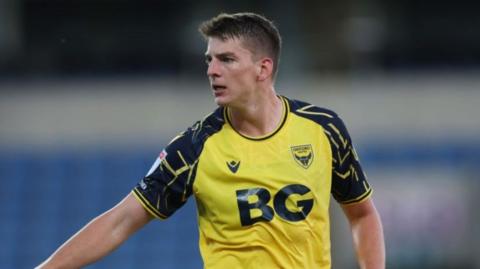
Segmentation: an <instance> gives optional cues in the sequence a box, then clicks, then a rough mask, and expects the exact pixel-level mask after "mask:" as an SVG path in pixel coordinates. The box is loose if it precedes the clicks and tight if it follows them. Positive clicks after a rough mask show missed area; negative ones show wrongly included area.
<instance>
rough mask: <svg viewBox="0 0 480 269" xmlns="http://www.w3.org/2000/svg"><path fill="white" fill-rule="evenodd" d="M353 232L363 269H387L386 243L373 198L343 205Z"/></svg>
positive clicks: (358, 257)
mask: <svg viewBox="0 0 480 269" xmlns="http://www.w3.org/2000/svg"><path fill="white" fill-rule="evenodd" d="M342 209H343V212H344V213H345V215H346V217H347V219H348V221H349V223H350V228H351V231H352V236H353V244H354V247H355V252H356V254H357V259H358V263H359V265H360V268H361V269H384V268H385V242H384V238H383V228H382V222H381V220H380V216H379V214H378V212H377V209H376V208H375V205H374V204H373V201H372V199H371V198H367V199H366V200H364V201H362V202H360V203H355V204H346V205H342Z"/></svg>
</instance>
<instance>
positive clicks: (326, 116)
mask: <svg viewBox="0 0 480 269" xmlns="http://www.w3.org/2000/svg"><path fill="white" fill-rule="evenodd" d="M284 98H285V99H286V100H287V101H288V104H289V106H290V112H291V113H293V114H295V115H297V116H299V117H302V118H306V119H309V120H312V121H315V122H316V123H318V124H322V125H323V124H325V123H328V122H335V121H337V120H339V119H340V118H339V116H338V114H337V113H335V112H334V111H333V110H330V109H328V108H324V107H319V106H316V105H313V104H310V103H307V102H304V101H300V100H296V99H289V98H286V97H284Z"/></svg>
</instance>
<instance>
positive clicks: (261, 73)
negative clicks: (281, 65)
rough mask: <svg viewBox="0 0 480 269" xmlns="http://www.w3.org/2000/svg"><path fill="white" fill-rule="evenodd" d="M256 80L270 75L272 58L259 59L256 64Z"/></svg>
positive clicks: (261, 79)
mask: <svg viewBox="0 0 480 269" xmlns="http://www.w3.org/2000/svg"><path fill="white" fill-rule="evenodd" d="M258 67H259V68H258V80H260V81H264V80H266V79H268V78H271V77H272V72H273V60H272V59H270V58H263V59H261V60H260V61H259V66H258Z"/></svg>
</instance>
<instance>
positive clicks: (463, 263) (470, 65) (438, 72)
mask: <svg viewBox="0 0 480 269" xmlns="http://www.w3.org/2000/svg"><path fill="white" fill-rule="evenodd" d="M479 8H480V4H479V3H478V2H475V1H470V2H469V1H456V2H452V1H411V0H406V1H379V0H365V1H353V0H340V1H335V2H328V3H327V2H326V1H273V0H266V1H238V3H235V2H234V1H220V0H217V1H133V0H116V1H113V0H84V1H62V0H21V1H20V0H2V1H0V268H32V267H33V266H34V265H36V264H38V263H39V262H41V261H42V260H43V259H45V258H46V257H47V256H48V255H49V254H50V253H51V252H52V251H54V250H55V249H56V248H57V247H58V246H59V245H60V244H61V243H62V242H64V241H65V240H66V239H67V238H69V237H70V236H71V235H72V234H73V233H74V232H76V231H77V230H78V229H79V228H81V227H82V226H84V225H85V224H86V223H87V222H88V221H89V220H90V219H91V218H93V217H95V216H97V215H98V214H100V213H101V212H103V211H105V210H106V209H109V208H110V207H112V206H113V205H115V204H116V203H117V202H118V201H119V200H120V199H121V198H122V197H123V196H125V195H126V194H127V193H128V192H129V191H130V190H131V188H132V187H133V186H134V185H135V184H136V183H137V182H138V180H139V179H140V178H141V177H142V176H143V175H144V174H145V172H146V171H147V170H148V168H149V167H150V165H151V164H152V162H153V161H154V159H155V158H156V156H157V154H158V153H159V152H160V150H161V149H162V148H163V146H164V145H165V144H166V143H168V141H169V140H170V138H172V137H173V136H174V135H175V134H176V133H178V132H180V131H182V130H183V129H185V128H186V127H187V126H189V125H190V124H192V123H193V122H194V121H195V120H197V119H200V118H202V117H203V115H205V114H207V113H209V112H210V111H211V110H212V109H213V108H214V103H213V101H212V98H211V96H210V92H209V88H208V81H207V79H206V76H205V72H206V70H205V65H204V61H203V53H204V50H205V43H204V42H203V41H202V39H201V37H200V35H199V34H198V33H197V30H196V27H197V25H198V23H199V22H201V21H202V20H204V19H207V18H209V17H211V16H213V15H216V14H217V13H218V12H220V11H225V12H238V11H245V10H249V11H255V12H259V13H262V14H265V15H267V16H268V17H270V18H272V19H273V20H274V21H275V22H276V23H277V25H278V27H279V28H280V31H281V33H282V35H283V39H284V50H283V55H282V63H281V66H280V73H279V78H278V82H277V89H278V92H279V93H280V94H283V95H287V96H289V97H294V98H298V99H303V100H307V101H310V102H313V103H314V104H317V105H320V106H324V107H328V108H331V109H334V110H335V111H337V112H338V113H339V114H340V115H341V116H342V117H343V118H344V119H345V121H346V123H347V126H348V127H349V129H350V132H351V134H352V137H353V138H354V142H356V146H357V150H358V152H359V154H360V158H361V160H362V163H363V165H364V167H365V170H366V172H367V175H368V176H369V180H370V183H371V185H373V187H374V188H375V193H374V199H375V201H376V204H377V206H378V208H379V211H380V213H381V215H382V218H383V222H384V229H385V235H386V243H387V255H388V268H404V269H405V268H407V269H408V268H424V269H426V268H436V269H439V268H480V255H478V254H480V252H479V249H480V231H479V229H478V222H479V221H480V216H479V215H480V213H479V212H480V211H479V210H478V208H477V209H476V202H477V201H478V198H477V197H476V196H477V195H478V191H479V190H480V188H479V185H480V183H479V178H478V163H479V162H480V120H479V116H480V106H479V105H480V76H479V75H480V72H479V71H480V31H479V28H478V26H479V25H480V17H479V16H478V15H477V13H478V10H479ZM332 204H333V205H332V216H333V220H332V237H333V243H332V244H333V246H332V247H333V252H332V255H333V262H334V266H333V268H355V259H354V254H353V250H352V246H351V239H350V234H349V231H348V228H347V225H346V222H345V219H344V218H343V217H342V214H341V212H340V210H339V207H338V206H337V205H336V204H335V203H334V202H333V203H332ZM197 231H198V230H197V227H196V213H195V204H194V201H193V200H191V201H189V203H188V204H187V205H186V206H185V207H184V208H183V209H181V210H180V211H179V212H178V213H177V214H176V215H174V216H173V217H172V218H171V219H170V220H168V221H165V222H160V221H155V222H153V223H151V224H149V225H148V226H147V227H146V228H145V229H143V230H142V231H140V232H139V233H138V234H136V235H135V236H133V238H131V239H130V240H129V241H128V242H127V243H125V244H124V245H123V246H122V247H120V248H119V249H118V250H117V251H116V252H114V253H113V254H111V255H110V256H108V257H107V258H105V259H103V260H102V261H100V262H99V263H97V264H95V265H92V266H90V267H88V268H187V269H188V268H201V266H202V265H201V260H200V257H199V253H198V248H197Z"/></svg>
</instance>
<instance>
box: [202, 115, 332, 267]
mask: <svg viewBox="0 0 480 269" xmlns="http://www.w3.org/2000/svg"><path fill="white" fill-rule="evenodd" d="M286 110H287V111H288V108H287V109H286ZM301 145H307V148H308V145H310V146H311V149H312V152H313V156H312V157H311V158H313V160H312V161H311V164H310V165H309V166H308V168H305V167H304V166H302V165H301V164H300V163H299V162H298V161H296V160H295V157H294V152H293V150H292V147H295V146H301ZM331 155H332V154H331V147H330V143H329V140H328V138H327V136H326V135H325V133H324V131H323V128H322V127H321V126H320V125H319V124H317V123H315V122H313V121H310V120H307V119H305V118H301V117H298V116H296V115H294V114H292V113H288V117H287V119H286V121H285V123H284V126H283V127H282V128H281V129H280V130H278V132H277V133H275V134H274V135H273V136H271V137H269V138H267V139H262V140H252V139H248V138H246V137H243V136H241V135H240V134H238V133H237V132H236V131H235V130H234V129H232V127H231V125H230V124H225V125H224V126H223V129H222V130H221V131H220V132H218V133H216V134H214V135H213V136H212V137H210V138H209V139H208V140H207V141H206V143H205V145H204V149H203V151H202V154H201V155H200V158H199V163H198V168H197V175H196V179H195V182H194V185H193V192H194V196H195V198H196V201H197V205H198V215H199V227H200V250H201V254H202V256H203V257H204V261H205V268H207V269H216V268H219V269H225V268H252V269H253V268H262V269H265V268H330V237H329V234H330V231H329V215H328V208H329V202H330V191H331V181H332V179H331V174H332V157H331ZM231 161H235V162H239V165H238V170H237V171H236V173H233V172H232V171H231V170H230V168H229V167H228V164H227V162H231ZM291 184H301V185H303V186H306V187H307V188H308V189H309V190H311V191H310V192H308V193H306V194H304V195H299V194H292V195H290V196H288V200H287V202H286V204H287V208H288V210H289V211H291V212H299V211H300V210H301V208H298V206H297V201H301V200H310V199H313V207H312V209H311V211H310V212H309V214H308V215H307V217H306V219H304V220H300V221H288V220H285V219H283V218H281V217H280V216H279V214H278V213H277V212H276V210H275V206H274V203H273V200H274V197H275V195H276V194H277V193H278V192H279V191H280V190H281V189H282V188H284V187H286V186H288V185H291ZM252 188H263V189H266V190H268V192H269V194H270V199H269V201H268V206H269V207H270V208H272V209H274V211H275V212H274V213H275V215H274V217H273V219H272V220H271V221H259V222H255V223H253V224H252V225H247V226H242V224H241V221H240V216H239V207H238V205H237V196H236V192H237V191H238V190H242V189H252ZM256 200H258V197H256V196H255V195H251V196H250V197H249V203H250V204H252V203H255V201H256ZM249 213H250V214H251V215H250V216H252V217H258V216H260V215H261V214H262V212H261V210H259V209H251V210H250V212H249Z"/></svg>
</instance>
